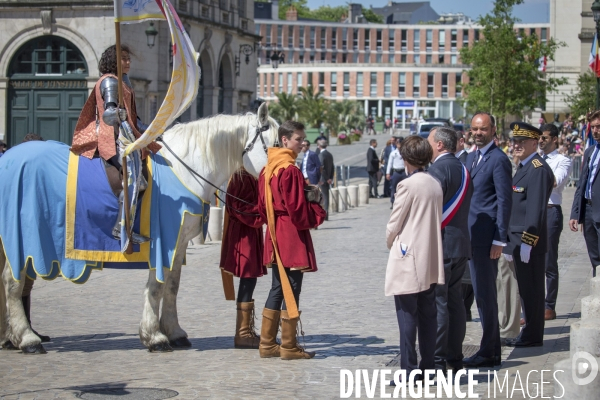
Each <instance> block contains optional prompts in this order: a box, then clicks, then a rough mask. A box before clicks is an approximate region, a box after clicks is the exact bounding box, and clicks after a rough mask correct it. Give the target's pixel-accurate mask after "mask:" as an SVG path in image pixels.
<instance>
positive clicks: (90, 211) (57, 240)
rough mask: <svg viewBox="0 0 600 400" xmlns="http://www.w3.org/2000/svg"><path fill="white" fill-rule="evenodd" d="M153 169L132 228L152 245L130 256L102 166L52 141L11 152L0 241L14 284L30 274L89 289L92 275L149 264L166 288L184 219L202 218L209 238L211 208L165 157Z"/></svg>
mask: <svg viewBox="0 0 600 400" xmlns="http://www.w3.org/2000/svg"><path fill="white" fill-rule="evenodd" d="M148 167H149V175H150V176H149V179H148V181H149V182H148V183H149V187H148V189H147V190H146V193H145V194H144V197H143V200H142V202H141V210H140V212H138V213H137V217H136V221H135V224H134V226H135V229H138V230H139V232H140V233H141V234H143V235H146V236H150V237H151V238H152V240H151V241H150V242H149V243H145V244H142V245H140V246H135V247H134V253H133V254H130V255H127V254H122V253H121V252H120V242H119V241H117V240H115V239H114V238H112V226H113V225H114V222H115V220H116V218H117V212H118V202H117V198H116V197H115V196H114V194H113V193H112V191H111V190H110V187H109V185H108V182H107V179H106V175H105V174H106V173H105V172H104V166H103V165H102V162H101V160H100V159H94V160H89V159H87V158H85V157H78V156H75V155H73V154H72V153H71V152H70V151H69V146H67V145H65V144H63V143H59V142H54V141H47V142H40V141H32V142H26V143H23V144H20V145H18V146H16V147H14V148H12V149H11V150H9V151H7V152H6V153H5V154H4V156H3V157H1V158H0V178H1V179H0V205H1V208H0V239H2V244H3V246H4V251H5V254H6V257H7V260H8V263H9V265H10V268H11V270H12V273H13V277H14V278H15V279H17V278H19V276H20V272H21V271H22V270H23V268H26V272H27V275H28V276H29V277H30V278H32V279H35V276H36V275H39V276H41V277H43V278H44V279H54V278H56V277H57V276H58V275H62V276H63V277H64V278H66V279H69V280H71V281H73V282H76V283H84V282H85V281H87V279H88V278H89V276H90V273H91V271H92V270H94V269H102V268H103V267H117V266H120V265H129V266H131V265H136V266H140V265H144V266H147V267H150V268H152V269H156V279H157V280H158V281H160V282H164V269H165V268H167V269H171V268H172V267H173V262H174V260H175V257H176V254H175V246H176V243H177V240H178V238H179V233H180V229H181V226H182V224H183V218H184V216H185V213H190V214H194V215H202V216H203V219H202V220H203V226H202V234H203V237H205V236H206V231H207V227H208V216H209V210H210V204H209V203H208V202H206V201H204V200H203V199H201V198H199V197H197V196H195V195H194V194H193V193H192V192H190V191H189V190H188V189H187V188H186V187H185V185H184V184H183V183H182V182H181V180H180V179H179V178H178V177H177V176H176V174H175V173H174V171H173V169H172V168H171V167H170V166H169V165H168V162H167V161H166V160H165V159H164V158H163V157H162V155H161V154H160V153H159V154H154V155H152V156H151V159H150V160H149V165H148ZM123 263H127V264H123Z"/></svg>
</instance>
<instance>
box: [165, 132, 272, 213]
mask: <svg viewBox="0 0 600 400" xmlns="http://www.w3.org/2000/svg"><path fill="white" fill-rule="evenodd" d="M270 127H271V126H270V125H268V124H267V125H263V126H259V127H256V133H255V134H254V138H253V139H252V141H251V142H250V143H248V145H247V146H246V148H245V149H244V151H243V152H242V157H244V155H245V154H246V153H248V152H249V151H251V150H252V149H253V148H254V143H255V142H256V139H258V138H260V141H261V142H262V145H263V149H264V151H265V153H267V144H266V143H265V139H264V138H263V135H262V133H263V132H265V131H267V130H269V128H270ZM156 141H157V142H162V144H163V145H164V146H165V148H166V149H167V150H168V151H169V153H171V154H172V155H173V156H174V157H175V158H176V159H177V161H179V162H180V163H181V165H183V166H184V167H185V168H186V169H187V170H188V171H189V172H190V173H191V174H192V176H194V178H200V179H202V180H203V181H204V182H206V183H207V184H209V185H210V186H212V187H213V188H215V189H217V190H219V191H221V192H223V193H225V195H226V196H229V197H233V198H234V199H236V200H239V201H241V202H242V203H245V204H248V205H251V206H256V204H253V203H250V202H248V201H246V200H244V199H240V198H239V197H236V196H234V195H232V194H230V193H228V192H226V191H225V190H222V189H221V188H219V187H218V186H216V185H215V184H213V183H212V182H210V181H209V180H208V179H206V178H204V177H203V176H202V175H200V174H199V173H197V172H196V171H194V170H193V169H192V167H190V166H189V165H187V164H186V163H185V162H184V161H183V160H182V159H181V158H179V156H178V155H177V154H175V152H174V151H173V150H171V148H170V147H169V145H168V144H167V143H165V141H164V140H163V138H162V136H159V137H158V138H156ZM275 144H276V145H277V144H278V141H276V142H275ZM196 182H198V179H196ZM214 195H215V197H216V198H217V199H219V200H221V201H222V202H223V203H225V204H227V202H226V201H224V200H223V199H222V198H220V197H219V196H218V195H217V193H214ZM230 208H231V209H232V210H233V211H235V212H237V213H240V214H244V215H250V216H253V217H256V216H259V215H260V214H255V213H247V212H245V211H242V210H238V209H235V208H233V207H231V206H230Z"/></svg>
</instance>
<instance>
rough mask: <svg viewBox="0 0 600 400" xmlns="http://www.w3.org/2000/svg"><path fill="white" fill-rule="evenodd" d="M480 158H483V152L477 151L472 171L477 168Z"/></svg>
mask: <svg viewBox="0 0 600 400" xmlns="http://www.w3.org/2000/svg"><path fill="white" fill-rule="evenodd" d="M479 157H481V150H477V153H475V160H473V168H471V169H472V170H473V169H475V167H477V164H479Z"/></svg>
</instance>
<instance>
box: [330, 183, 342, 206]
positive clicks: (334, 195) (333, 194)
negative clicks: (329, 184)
mask: <svg viewBox="0 0 600 400" xmlns="http://www.w3.org/2000/svg"><path fill="white" fill-rule="evenodd" d="M338 187H339V186H338ZM339 195H340V193H339V191H338V189H337V188H331V189H330V190H329V209H330V210H331V211H330V212H334V213H336V212H338V201H339V200H338V199H339Z"/></svg>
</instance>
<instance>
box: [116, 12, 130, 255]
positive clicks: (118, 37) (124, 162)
mask: <svg viewBox="0 0 600 400" xmlns="http://www.w3.org/2000/svg"><path fill="white" fill-rule="evenodd" d="M115 36H116V42H115V47H116V51H117V79H118V82H119V109H121V108H122V107H123V67H122V61H121V57H122V53H121V23H120V22H118V21H115ZM117 114H118V113H117ZM121 167H122V169H123V210H124V211H125V233H126V234H127V239H128V241H127V242H128V245H127V249H126V250H125V254H131V253H133V246H132V244H131V229H130V228H131V221H130V214H129V207H130V204H129V185H128V179H127V178H128V175H127V157H126V156H125V155H123V158H122V159H121Z"/></svg>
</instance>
